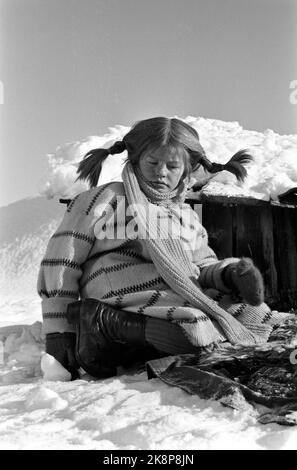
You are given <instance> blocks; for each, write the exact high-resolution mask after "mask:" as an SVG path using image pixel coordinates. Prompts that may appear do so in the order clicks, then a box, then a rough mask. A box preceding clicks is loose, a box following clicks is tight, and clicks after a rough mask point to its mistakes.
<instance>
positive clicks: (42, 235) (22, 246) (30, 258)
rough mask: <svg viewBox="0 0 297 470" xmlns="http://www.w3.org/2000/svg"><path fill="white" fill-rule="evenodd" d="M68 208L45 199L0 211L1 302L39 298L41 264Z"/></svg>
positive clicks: (10, 206)
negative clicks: (38, 277) (39, 270)
mask: <svg viewBox="0 0 297 470" xmlns="http://www.w3.org/2000/svg"><path fill="white" fill-rule="evenodd" d="M65 208H66V206H65V205H63V204H60V203H59V202H58V201H57V200H53V199H52V200H47V199H45V198H44V197H35V198H27V199H22V200H21V201H17V202H15V203H13V204H9V205H8V206H5V207H1V208H0V297H1V300H2V301H4V300H5V299H10V300H11V299H12V298H15V299H16V300H17V299H20V298H24V297H31V296H32V297H33V296H34V295H36V281H37V274H38V269H39V264H40V261H41V259H42V257H43V255H44V252H45V249H46V246H47V243H48V240H49V238H50V236H51V235H52V234H53V232H54V231H55V230H56V228H57V226H58V224H59V223H60V221H61V219H62V217H63V214H64V212H65Z"/></svg>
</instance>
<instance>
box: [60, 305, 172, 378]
mask: <svg viewBox="0 0 297 470" xmlns="http://www.w3.org/2000/svg"><path fill="white" fill-rule="evenodd" d="M67 319H68V322H69V323H71V324H75V325H76V359H77V361H78V363H79V364H80V366H81V367H82V368H83V369H84V370H85V371H86V372H88V373H89V374H90V375H92V376H94V377H98V378H106V377H111V376H113V375H116V367H117V366H119V365H123V366H128V365H131V363H132V362H133V361H134V362H136V361H137V360H138V361H139V360H141V361H142V362H145V361H146V360H149V359H155V358H157V357H161V356H164V353H160V352H159V351H157V350H156V349H155V348H154V347H153V346H151V345H150V344H149V343H147V341H146V340H145V324H146V317H145V316H144V315H143V316H142V315H139V314H136V313H132V312H125V311H123V310H121V311H119V310H116V309H114V308H112V307H110V306H109V305H107V304H104V303H102V302H100V301H98V300H96V299H91V298H89V299H84V300H81V301H77V302H73V303H71V304H69V305H68V311H67Z"/></svg>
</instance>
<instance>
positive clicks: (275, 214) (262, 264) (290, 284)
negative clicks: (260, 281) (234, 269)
mask: <svg viewBox="0 0 297 470" xmlns="http://www.w3.org/2000/svg"><path fill="white" fill-rule="evenodd" d="M187 202H189V203H190V204H191V206H192V207H193V208H195V209H196V210H197V205H199V204H202V223H203V225H204V227H205V228H206V230H207V231H208V235H209V244H210V246H211V247H212V248H213V249H214V251H215V252H216V254H217V255H218V257H219V258H220V259H222V258H226V257H229V256H239V257H240V256H249V257H251V258H252V259H253V260H254V262H255V264H256V265H257V266H258V268H259V269H260V271H261V272H262V274H263V277H264V282H265V299H266V301H267V303H268V304H269V305H270V306H271V307H272V308H277V309H286V310H287V309H291V308H295V309H296V307H297V207H296V206H295V205H294V204H280V203H277V202H266V201H259V200H256V199H252V198H235V197H227V196H206V195H203V194H199V195H198V194H197V193H196V194H195V193H192V194H189V195H188V199H187ZM198 212H199V210H198ZM200 212H201V209H200Z"/></svg>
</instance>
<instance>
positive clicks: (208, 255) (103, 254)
mask: <svg viewBox="0 0 297 470" xmlns="http://www.w3.org/2000/svg"><path fill="white" fill-rule="evenodd" d="M127 207H128V204H127V200H126V198H125V190H124V186H123V184H122V183H119V182H118V183H109V184H106V185H103V186H101V187H97V188H93V189H91V190H89V191H86V192H84V193H81V194H79V195H78V196H76V197H75V198H74V199H73V201H72V202H71V203H70V205H69V206H68V208H67V210H66V213H65V215H64V218H63V220H62V222H61V224H60V226H59V227H58V229H57V231H56V232H55V233H54V235H53V236H52V237H51V239H50V240H49V243H48V246H47V250H46V253H45V256H44V259H43V260H42V262H41V266H40V271H39V275H38V293H39V295H40V296H41V298H42V314H43V328H44V333H50V332H56V331H59V332H64V331H72V327H71V326H70V325H69V324H68V322H67V320H66V315H65V314H66V311H67V305H68V304H69V303H70V302H73V301H74V300H76V299H78V298H82V299H83V298H86V297H93V298H96V299H98V300H102V301H103V302H105V303H109V304H110V305H113V306H115V307H117V308H120V309H123V310H128V311H133V312H138V313H143V314H146V315H150V316H155V317H160V318H167V319H168V320H179V319H183V320H184V319H187V318H188V319H189V321H191V319H192V318H193V315H192V313H191V306H190V305H189V302H187V301H185V300H184V299H181V298H180V296H179V295H178V294H176V293H175V292H173V291H172V289H170V288H169V286H168V285H166V284H165V282H164V281H163V279H162V278H161V277H160V275H159V274H158V272H157V270H156V268H155V266H154V264H153V262H152V260H151V258H150V255H149V253H148V250H147V248H146V246H145V243H144V241H143V240H142V239H141V238H140V237H138V236H137V235H136V236H131V230H132V228H133V226H134V228H137V227H135V225H136V224H135V221H134V219H133V214H131V213H130V214H129V211H128V213H127V211H126V209H127ZM159 209H160V219H162V217H164V218H168V217H170V218H172V219H173V222H174V224H176V225H178V226H179V228H180V239H181V240H182V242H183V247H184V249H185V250H187V251H188V254H189V256H190V259H191V262H192V263H193V265H194V266H195V272H196V275H197V281H198V279H199V284H200V285H201V286H202V287H209V286H210V285H209V284H210V278H211V286H212V287H215V288H217V289H219V290H221V291H223V292H229V290H228V289H227V288H226V286H225V285H224V284H223V282H222V280H221V272H222V269H223V268H224V267H225V266H226V265H227V264H229V263H231V262H234V261H235V260H237V259H234V258H228V259H225V260H223V261H220V262H219V261H218V259H217V257H216V255H215V253H214V252H213V250H212V249H211V248H210V247H209V246H208V237H207V232H206V230H205V229H204V227H203V226H202V225H201V223H200V220H199V217H198V215H197V214H196V213H195V212H194V211H193V210H192V209H191V207H190V206H189V205H188V204H182V203H179V204H176V205H175V206H174V207H173V208H170V209H168V208H166V207H160V208H159ZM168 212H170V214H168ZM128 229H129V230H128ZM132 231H133V230H132ZM104 233H105V234H108V236H107V238H103V236H104ZM195 316H196V317H197V309H196V312H195ZM199 319H200V320H201V325H203V323H206V322H209V323H211V324H212V322H211V320H210V319H209V318H208V316H206V315H205V314H204V313H203V312H200V318H199ZM208 327H209V325H208ZM212 328H213V332H212V336H213V340H222V339H225V338H224V336H223V335H222V333H221V331H220V330H219V329H218V328H217V326H216V325H215V322H214V323H213V324H212Z"/></svg>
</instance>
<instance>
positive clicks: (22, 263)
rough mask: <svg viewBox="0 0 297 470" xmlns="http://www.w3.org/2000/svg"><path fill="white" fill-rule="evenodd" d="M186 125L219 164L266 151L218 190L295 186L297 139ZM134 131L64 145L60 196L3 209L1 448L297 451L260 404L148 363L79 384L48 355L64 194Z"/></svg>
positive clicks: (112, 174) (204, 122) (109, 173)
mask: <svg viewBox="0 0 297 470" xmlns="http://www.w3.org/2000/svg"><path fill="white" fill-rule="evenodd" d="M186 121H187V122H189V123H190V124H192V125H194V127H195V126H197V129H198V131H199V133H200V136H201V142H202V144H203V146H204V147H205V150H206V151H207V154H208V155H209V157H210V158H212V159H213V160H215V161H220V162H223V161H225V160H226V159H228V158H229V157H230V156H231V154H232V153H234V152H235V151H237V150H238V149H240V148H245V147H247V146H249V147H252V148H253V150H254V153H255V154H257V162H258V163H257V165H258V166H257V167H255V166H253V165H252V164H251V165H250V175H251V176H250V177H249V178H250V179H249V182H248V183H247V184H246V186H242V187H240V186H238V185H237V184H236V182H235V181H234V177H233V176H232V175H228V174H227V173H226V174H221V175H219V176H218V177H216V181H214V180H212V182H211V183H210V185H214V186H213V187H214V188H217V189H216V190H217V191H220V190H221V191H223V190H224V191H226V188H227V187H228V191H235V192H236V191H237V192H238V191H239V192H243V191H250V192H251V191H254V192H255V193H256V194H257V195H259V197H262V198H263V197H264V198H265V197H268V189H267V188H268V187H269V188H270V189H269V191H270V196H271V195H272V194H274V195H275V194H277V193H278V191H279V190H280V188H281V191H282V190H283V189H284V188H287V186H288V185H291V184H294V185H296V181H297V168H296V164H295V158H296V146H297V136H278V135H277V134H275V133H274V132H273V131H266V132H265V133H263V134H261V133H258V132H254V131H245V130H243V129H242V128H241V127H240V126H239V124H238V123H225V122H223V121H214V120H209V119H203V118H192V117H188V118H186ZM128 130H129V128H127V127H124V126H116V127H114V128H112V129H110V132H109V133H108V134H106V135H105V136H102V137H91V138H87V139H85V140H84V141H83V142H76V143H75V144H67V145H66V146H61V147H60V148H59V149H57V150H56V152H55V153H54V154H53V155H51V157H50V171H49V180H48V183H47V185H46V189H45V191H44V193H45V194H46V195H47V196H48V197H54V196H55V198H54V199H51V200H47V199H46V198H45V197H38V198H32V199H25V200H22V201H19V202H17V203H14V204H11V205H9V206H7V207H3V208H0V220H1V221H2V224H1V231H0V402H1V405H0V448H1V449H45V448H46V449H105V450H116V449H121V450H136V449H145V450H162V449H168V450H173V449H178V450H190V449H194V450H196V449H297V429H295V427H292V428H291V427H284V426H279V425H277V424H270V425H261V424H259V423H257V420H256V413H255V410H254V409H253V408H248V409H247V410H246V411H245V412H239V411H236V410H232V409H231V408H227V407H224V406H223V405H221V404H220V403H218V402H215V401H212V400H203V399H200V398H199V397H198V396H191V395H189V394H187V393H186V392H184V391H182V390H181V389H179V388H176V387H169V386H167V385H166V384H164V383H163V382H161V381H160V380H159V379H152V380H147V376H146V372H145V371H144V369H140V370H137V369H134V370H133V369H131V370H124V369H118V375H117V376H116V377H113V378H110V379H105V380H94V379H93V378H92V377H90V376H88V375H87V374H84V373H83V371H81V377H80V379H79V380H76V381H74V382H71V381H69V373H68V372H67V371H66V370H65V369H64V368H63V367H62V366H60V364H59V363H57V361H56V360H55V359H54V358H53V357H52V356H50V355H48V354H46V353H45V351H44V337H43V335H42V329H41V326H42V325H41V310H40V299H39V297H38V295H37V293H36V279H37V272H38V268H39V263H40V261H41V259H42V256H43V254H44V251H45V247H46V244H47V242H48V239H49V237H50V235H51V234H52V233H53V232H54V230H55V228H56V227H57V225H58V224H59V222H60V220H61V218H62V215H63V213H64V210H65V206H63V205H61V204H59V203H58V201H57V197H62V196H64V197H67V196H71V195H74V194H75V193H76V191H77V190H79V191H80V190H81V189H82V187H81V186H77V185H75V184H73V181H74V179H75V171H76V166H77V162H78V161H79V160H80V158H81V157H82V155H83V154H85V153H86V152H87V151H88V150H89V149H90V148H93V147H94V146H95V147H97V146H101V145H103V144H104V145H106V146H109V145H111V144H112V142H113V141H115V140H117V139H119V138H122V137H123V135H124V134H125V133H126V132H127V131H128ZM124 158H125V154H123V155H122V156H120V157H119V156H113V157H112V159H109V161H108V163H107V164H106V165H105V167H104V171H103V175H102V179H101V182H104V179H105V181H106V180H108V179H117V178H120V170H121V167H120V162H122V161H123V159H124ZM115 163H117V164H115ZM284 169H285V170H286V171H285V172H284ZM280 170H281V175H280V174H277V172H280ZM224 173H225V172H224ZM264 177H265V178H266V180H265V181H266V183H265V191H266V193H265V194H264V184H263V181H264ZM262 179H263V181H262ZM227 182H228V186H226V183H227ZM269 185H270V186H269ZM68 186H69V188H70V193H69V192H67V191H66V188H68ZM222 188H223V189H222Z"/></svg>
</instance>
